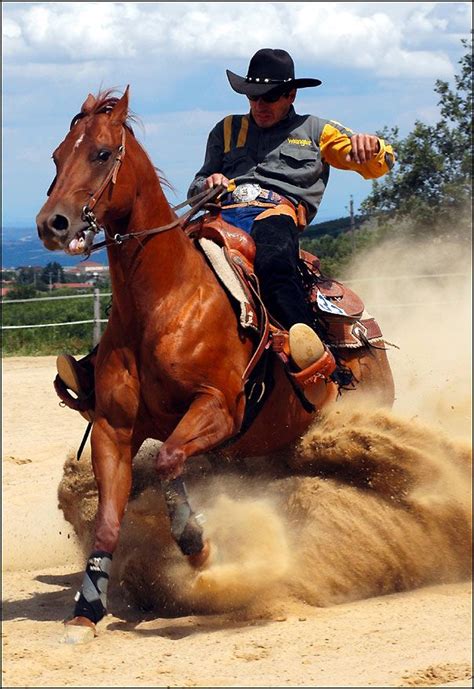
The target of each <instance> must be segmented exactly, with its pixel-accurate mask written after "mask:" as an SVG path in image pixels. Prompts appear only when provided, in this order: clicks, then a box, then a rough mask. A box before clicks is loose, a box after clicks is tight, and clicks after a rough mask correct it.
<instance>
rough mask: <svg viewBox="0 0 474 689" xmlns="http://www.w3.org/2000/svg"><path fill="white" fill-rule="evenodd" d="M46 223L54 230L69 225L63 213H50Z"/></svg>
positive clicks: (65, 227)
mask: <svg viewBox="0 0 474 689" xmlns="http://www.w3.org/2000/svg"><path fill="white" fill-rule="evenodd" d="M48 224H49V226H50V227H52V228H53V229H55V230H67V229H68V227H69V220H68V219H67V218H66V216H65V215H52V216H51V217H50V219H49V223H48Z"/></svg>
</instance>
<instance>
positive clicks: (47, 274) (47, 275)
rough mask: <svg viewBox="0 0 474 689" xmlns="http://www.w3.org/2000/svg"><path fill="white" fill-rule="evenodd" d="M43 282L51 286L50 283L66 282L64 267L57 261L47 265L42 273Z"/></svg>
mask: <svg viewBox="0 0 474 689" xmlns="http://www.w3.org/2000/svg"><path fill="white" fill-rule="evenodd" d="M41 281H42V282H44V283H45V284H46V285H49V284H50V282H51V283H52V282H65V279H64V270H63V267H62V265H61V264H60V263H57V261H54V262H52V263H47V264H46V266H45V267H44V268H43V270H42V271H41Z"/></svg>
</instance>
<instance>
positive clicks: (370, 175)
mask: <svg viewBox="0 0 474 689" xmlns="http://www.w3.org/2000/svg"><path fill="white" fill-rule="evenodd" d="M338 127H339V128H338ZM350 136H353V132H352V131H351V130H350V129H346V127H343V126H342V125H339V124H338V123H337V122H328V123H327V124H325V125H324V127H323V131H322V132H321V138H320V140H319V145H320V149H321V158H322V159H323V160H325V161H326V163H328V164H329V165H331V166H332V167H336V168H338V169H339V170H354V171H355V172H358V173H359V174H360V175H362V177H363V178H364V179H376V178H377V177H382V175H385V174H386V173H387V172H388V171H389V170H391V169H392V167H393V164H394V162H395V154H394V152H393V149H392V147H391V146H390V144H386V143H385V141H384V140H383V139H379V143H380V151H379V152H378V153H377V155H376V156H375V158H372V159H371V160H369V161H368V162H366V163H356V162H354V161H353V160H349V161H347V160H346V155H347V154H348V153H350V151H351V140H350Z"/></svg>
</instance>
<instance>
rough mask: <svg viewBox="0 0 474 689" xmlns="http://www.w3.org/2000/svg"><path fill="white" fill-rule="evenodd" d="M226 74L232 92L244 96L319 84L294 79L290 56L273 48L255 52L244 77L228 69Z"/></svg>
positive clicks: (261, 94)
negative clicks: (282, 88)
mask: <svg viewBox="0 0 474 689" xmlns="http://www.w3.org/2000/svg"><path fill="white" fill-rule="evenodd" d="M226 73H227V78H228V79H229V82H230V85H231V87H232V88H233V89H234V91H237V93H243V94H245V95H246V96H264V95H265V94H266V93H268V92H269V91H273V89H277V88H279V87H280V88H281V87H284V88H285V91H286V90H290V89H297V88H300V89H304V88H306V87H308V86H319V85H320V84H321V81H320V80H319V79H295V65H294V62H293V59H292V57H291V55H289V53H287V52H286V50H279V49H276V50H273V48H262V49H261V50H257V52H256V53H255V55H254V56H253V57H252V59H251V60H250V63H249V68H248V72H247V76H246V77H240V76H239V75H238V74H234V72H231V71H230V70H229V69H227V70H226Z"/></svg>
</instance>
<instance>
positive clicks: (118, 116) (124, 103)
mask: <svg viewBox="0 0 474 689" xmlns="http://www.w3.org/2000/svg"><path fill="white" fill-rule="evenodd" d="M129 88H130V87H129V86H127V88H126V89H125V91H124V93H123V96H122V98H120V99H119V100H118V101H117V102H116V104H115V106H114V109H113V110H112V112H111V113H110V121H111V123H112V124H123V123H124V122H125V120H126V118H127V115H128V90H129Z"/></svg>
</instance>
